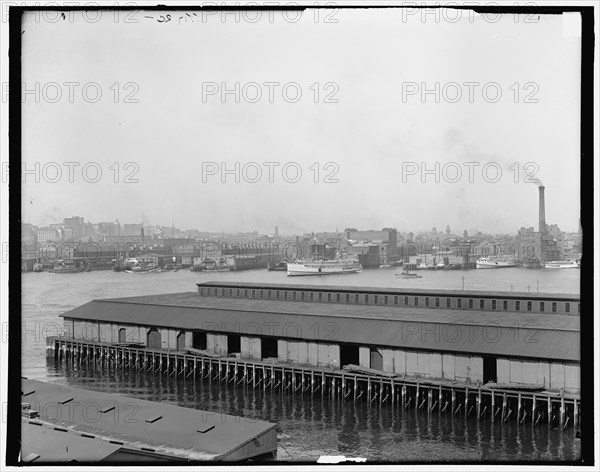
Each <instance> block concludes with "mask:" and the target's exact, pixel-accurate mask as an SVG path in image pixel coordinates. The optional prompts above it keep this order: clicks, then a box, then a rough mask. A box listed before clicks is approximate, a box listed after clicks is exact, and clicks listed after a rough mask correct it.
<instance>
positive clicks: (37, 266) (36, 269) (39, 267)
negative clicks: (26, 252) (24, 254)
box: [33, 262, 44, 272]
mask: <svg viewBox="0 0 600 472" xmlns="http://www.w3.org/2000/svg"><path fill="white" fill-rule="evenodd" d="M33 271H34V272H43V271H44V266H43V265H42V264H41V263H40V262H36V263H35V264H33Z"/></svg>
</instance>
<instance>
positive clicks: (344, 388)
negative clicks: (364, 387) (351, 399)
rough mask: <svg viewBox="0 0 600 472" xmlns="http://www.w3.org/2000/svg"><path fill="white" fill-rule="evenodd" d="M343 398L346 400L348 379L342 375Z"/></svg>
mask: <svg viewBox="0 0 600 472" xmlns="http://www.w3.org/2000/svg"><path fill="white" fill-rule="evenodd" d="M342 396H343V397H344V400H345V399H346V377H345V376H344V374H342Z"/></svg>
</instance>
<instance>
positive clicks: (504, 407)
mask: <svg viewBox="0 0 600 472" xmlns="http://www.w3.org/2000/svg"><path fill="white" fill-rule="evenodd" d="M505 414H506V392H505V393H503V394H502V421H504V416H505Z"/></svg>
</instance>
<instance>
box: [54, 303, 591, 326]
mask: <svg viewBox="0 0 600 472" xmlns="http://www.w3.org/2000/svg"><path fill="white" fill-rule="evenodd" d="M142 297H143V296H141V297H140V298H142ZM235 300H240V299H239V298H236V299H235ZM241 300H246V299H241ZM248 301H250V302H251V303H252V302H253V301H260V300H256V299H248ZM91 302H99V303H117V304H130V305H144V306H155V307H165V308H189V309H193V310H221V311H224V312H225V311H227V312H237V313H261V314H265V315H281V316H291V317H293V316H297V315H298V313H292V312H289V313H288V312H282V311H279V310H265V309H264V308H254V309H253V308H250V307H247V306H245V307H244V308H231V307H226V308H223V307H203V306H189V305H181V304H171V303H140V302H139V301H136V300H122V299H118V298H112V299H111V298H107V299H94V300H91ZM269 302H270V303H273V304H274V306H275V304H278V303H281V304H288V303H306V302H289V301H277V300H269ZM88 303H90V302H88ZM323 305H325V306H331V304H323ZM81 306H83V305H81ZM280 306H282V305H280ZM349 306H369V307H371V306H370V305H349ZM373 307H375V308H379V307H381V308H386V307H385V306H381V305H374V306H373ZM416 310H419V311H433V310H435V311H438V310H440V309H439V308H424V307H423V308H421V307H419V308H416ZM70 311H72V310H69V311H68V312H65V313H61V314H60V315H58V316H59V317H62V318H73V319H81V318H76V317H71V316H68V315H69V312H70ZM468 313H470V314H481V315H483V316H484V317H485V316H486V315H487V314H488V313H490V312H489V311H484V310H469V311H468ZM494 313H496V312H494ZM498 313H511V314H513V313H515V314H519V315H520V314H525V313H526V312H519V311H503V312H498ZM301 314H302V316H312V317H315V318H329V317H332V316H333V315H329V314H323V313H306V312H303V313H301ZM525 316H527V315H525ZM552 316H570V315H552ZM334 318H337V317H335V316H334ZM339 318H344V319H353V320H367V321H393V320H389V319H387V318H377V317H370V318H364V317H360V316H343V317H342V316H340V317H339ZM88 319H93V318H88ZM96 321H104V320H96ZM397 321H401V322H406V320H397ZM114 322H115V323H121V324H134V325H136V326H137V325H139V323H127V322H124V321H122V320H115V321H114ZM415 322H417V323H430V324H440V325H453V326H476V327H480V326H489V327H497V326H498V325H496V324H493V323H492V324H487V325H486V324H485V323H475V322H460V323H457V322H449V321H438V320H426V321H424V320H417V321H415ZM149 326H156V327H157V328H168V329H172V327H170V326H168V325H159V324H149ZM499 327H505V328H507V327H508V326H499ZM519 329H522V330H534V331H567V332H576V333H579V332H580V330H579V329H568V328H540V327H538V326H528V325H524V326H520V327H519Z"/></svg>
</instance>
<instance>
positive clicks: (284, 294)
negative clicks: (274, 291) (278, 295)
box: [283, 290, 288, 300]
mask: <svg viewBox="0 0 600 472" xmlns="http://www.w3.org/2000/svg"><path fill="white" fill-rule="evenodd" d="M287 297H288V293H287V290H286V291H285V292H283V298H285V299H286V300H287Z"/></svg>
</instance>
